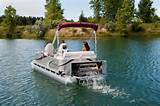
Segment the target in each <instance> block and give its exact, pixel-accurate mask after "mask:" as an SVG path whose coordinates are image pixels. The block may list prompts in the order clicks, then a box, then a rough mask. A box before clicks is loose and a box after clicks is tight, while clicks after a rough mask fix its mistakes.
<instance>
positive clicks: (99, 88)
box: [81, 76, 129, 98]
mask: <svg viewBox="0 0 160 106" xmlns="http://www.w3.org/2000/svg"><path fill="white" fill-rule="evenodd" d="M81 85H82V86H85V87H87V88H88V89H93V90H94V91H96V92H100V93H103V94H107V95H109V96H112V97H113V98H115V97H121V98H126V97H127V98H128V97H129V94H127V93H125V91H124V90H119V89H118V88H112V87H111V86H110V85H107V82H106V80H105V79H104V77H102V76H94V77H91V78H86V79H85V80H83V81H82V82H81Z"/></svg>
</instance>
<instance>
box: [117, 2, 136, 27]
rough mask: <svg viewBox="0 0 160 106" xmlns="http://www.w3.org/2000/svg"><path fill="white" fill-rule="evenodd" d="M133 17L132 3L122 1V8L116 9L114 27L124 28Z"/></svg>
mask: <svg viewBox="0 0 160 106" xmlns="http://www.w3.org/2000/svg"><path fill="white" fill-rule="evenodd" d="M133 17H134V1H133V0H124V1H123V4H122V7H121V8H119V9H118V11H117V14H116V25H117V26H118V27H126V25H127V24H128V23H130V22H131V20H132V18H133Z"/></svg>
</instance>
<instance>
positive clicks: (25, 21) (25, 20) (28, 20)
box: [0, 15, 44, 26]
mask: <svg viewBox="0 0 160 106" xmlns="http://www.w3.org/2000/svg"><path fill="white" fill-rule="evenodd" d="M5 18H6V16H5V15H2V16H0V23H2V22H3V21H4V19H5ZM40 19H44V18H43V17H32V16H28V17H27V16H18V15H17V16H16V20H15V21H16V25H20V26H23V25H34V24H35V22H36V20H40Z"/></svg>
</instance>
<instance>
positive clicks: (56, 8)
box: [45, 0, 63, 24]
mask: <svg viewBox="0 0 160 106" xmlns="http://www.w3.org/2000/svg"><path fill="white" fill-rule="evenodd" d="M45 9H46V13H45V22H46V24H51V23H52V21H53V20H61V19H63V9H62V8H61V4H60V2H59V0H46V5H45Z"/></svg>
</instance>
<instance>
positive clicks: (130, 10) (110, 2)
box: [0, 0, 160, 35]
mask: <svg viewBox="0 0 160 106" xmlns="http://www.w3.org/2000/svg"><path fill="white" fill-rule="evenodd" d="M134 4H135V0H90V3H89V5H90V8H91V9H92V10H93V13H94V16H93V17H85V16H84V14H83V11H82V12H81V14H80V16H79V21H87V22H94V23H95V22H96V23H99V24H101V23H102V25H104V24H106V23H109V24H111V25H109V27H111V29H112V27H114V26H116V27H117V28H119V29H123V28H125V27H126V26H127V25H128V24H130V23H135V22H141V23H153V22H156V21H160V17H158V16H157V15H156V14H155V11H156V9H155V8H153V6H152V4H153V1H151V0H140V2H139V4H138V9H136V8H135V5H134ZM45 10H46V12H45V17H44V18H43V17H30V16H29V17H26V16H18V15H17V14H16V9H15V8H14V7H12V6H7V7H6V9H5V11H4V15H3V16H1V17H0V25H3V26H7V27H8V35H11V34H12V33H13V32H14V29H15V28H16V26H17V25H19V26H25V25H35V24H36V21H37V20H40V22H39V21H37V23H40V24H38V25H39V26H41V27H42V28H39V29H50V28H54V27H56V26H57V24H58V23H59V22H62V21H73V20H66V19H64V16H63V12H64V10H63V9H62V6H61V3H60V0H46V5H45ZM41 32H42V30H41Z"/></svg>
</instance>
